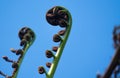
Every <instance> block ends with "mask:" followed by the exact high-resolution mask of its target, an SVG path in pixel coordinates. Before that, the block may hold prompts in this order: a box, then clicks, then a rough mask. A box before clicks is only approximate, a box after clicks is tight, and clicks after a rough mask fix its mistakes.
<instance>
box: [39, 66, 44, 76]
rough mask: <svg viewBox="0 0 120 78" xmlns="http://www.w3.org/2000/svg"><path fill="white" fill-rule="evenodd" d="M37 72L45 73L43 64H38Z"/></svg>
mask: <svg viewBox="0 0 120 78" xmlns="http://www.w3.org/2000/svg"><path fill="white" fill-rule="evenodd" d="M38 72H39V74H44V73H45V69H44V67H43V66H40V67H39V68H38Z"/></svg>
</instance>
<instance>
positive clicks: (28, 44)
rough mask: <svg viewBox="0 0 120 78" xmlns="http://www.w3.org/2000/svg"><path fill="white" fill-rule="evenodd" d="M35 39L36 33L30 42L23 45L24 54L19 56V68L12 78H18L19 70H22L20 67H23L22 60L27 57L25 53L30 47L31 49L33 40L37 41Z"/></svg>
mask: <svg viewBox="0 0 120 78" xmlns="http://www.w3.org/2000/svg"><path fill="white" fill-rule="evenodd" d="M31 31H32V30H31ZM32 33H33V34H34V32H33V31H32ZM35 39H36V36H35V34H34V38H33V40H32V41H30V42H28V43H27V44H26V45H25V46H24V47H23V55H22V57H19V60H18V61H17V63H18V69H17V71H16V72H15V73H14V74H13V76H12V78H17V76H18V73H19V70H20V67H21V64H22V61H23V59H24V57H25V54H26V53H27V51H28V49H29V48H30V46H31V45H32V44H33V42H34V41H35Z"/></svg>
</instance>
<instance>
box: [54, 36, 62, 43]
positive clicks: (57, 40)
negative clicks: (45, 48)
mask: <svg viewBox="0 0 120 78" xmlns="http://www.w3.org/2000/svg"><path fill="white" fill-rule="evenodd" d="M53 41H54V42H60V41H61V37H60V36H59V35H58V34H55V35H54V36H53Z"/></svg>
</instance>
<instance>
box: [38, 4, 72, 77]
mask: <svg viewBox="0 0 120 78" xmlns="http://www.w3.org/2000/svg"><path fill="white" fill-rule="evenodd" d="M46 20H47V21H48V23H49V24H51V25H52V26H60V27H61V28H64V30H60V31H59V32H58V33H57V34H55V35H54V36H53V41H54V42H56V43H57V42H59V43H60V44H59V46H58V47H57V46H53V48H52V50H46V57H47V58H52V57H53V61H52V63H50V62H47V63H46V66H47V67H48V68H50V69H49V71H48V72H47V71H46V70H45V68H44V67H43V66H40V67H39V68H38V72H39V73H40V74H43V73H45V74H46V78H53V77H54V74H55V71H56V68H57V66H58V63H59V60H60V57H61V55H62V52H63V49H64V47H65V44H66V42H67V39H68V36H69V34H70V30H71V26H72V17H71V14H70V13H69V11H68V10H67V9H65V8H64V7H61V6H55V7H53V8H51V9H50V10H49V11H48V12H47V14H46ZM53 51H54V52H56V54H55V55H54V54H53Z"/></svg>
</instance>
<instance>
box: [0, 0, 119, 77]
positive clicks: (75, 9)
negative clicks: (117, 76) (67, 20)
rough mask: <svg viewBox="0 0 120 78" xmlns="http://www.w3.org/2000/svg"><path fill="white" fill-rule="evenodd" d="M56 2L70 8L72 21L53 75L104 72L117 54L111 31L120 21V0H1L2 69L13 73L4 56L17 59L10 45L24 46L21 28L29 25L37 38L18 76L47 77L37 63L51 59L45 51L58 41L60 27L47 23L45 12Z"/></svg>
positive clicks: (0, 59)
mask: <svg viewBox="0 0 120 78" xmlns="http://www.w3.org/2000/svg"><path fill="white" fill-rule="evenodd" d="M57 5H59V6H63V7H65V8H66V9H68V10H69V11H70V13H71V15H72V18H73V25H72V30H71V33H70V36H69V39H68V41H67V44H66V47H65V49H64V52H63V54H62V57H61V59H60V62H59V65H58V68H57V71H56V73H55V76H54V78H96V73H98V72H100V73H101V74H103V73H104V71H105V69H106V68H107V66H108V64H109V63H110V60H111V59H112V56H113V54H114V48H113V41H112V31H113V28H114V26H118V25H120V0H0V57H1V58H0V70H2V71H3V72H4V73H6V74H8V75H11V73H12V71H13V69H12V68H11V63H8V62H5V61H4V60H3V59H2V56H4V55H6V56H8V57H9V58H10V59H13V60H17V58H18V56H16V55H15V54H13V53H11V52H10V48H15V49H19V48H21V47H20V46H19V42H20V40H19V38H18V31H19V29H21V28H22V27H24V26H28V27H30V28H31V29H33V30H34V31H35V33H36V40H35V42H34V44H33V45H32V46H31V47H30V49H29V50H28V52H27V54H26V56H25V58H24V60H23V63H22V65H21V69H20V71H19V74H18V78H45V75H40V74H38V67H39V66H41V65H43V66H45V63H46V62H48V61H52V59H47V58H46V57H45V51H46V50H47V49H51V48H52V46H54V45H58V44H57V43H54V42H53V41H52V37H53V35H54V34H55V33H57V32H58V31H59V30H61V29H60V27H53V26H51V25H50V24H48V23H47V21H46V19H45V15H46V12H47V11H48V10H49V9H50V8H52V7H53V6H57ZM46 69H47V68H46ZM47 70H48V69H47ZM0 78H4V77H2V76H0Z"/></svg>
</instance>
